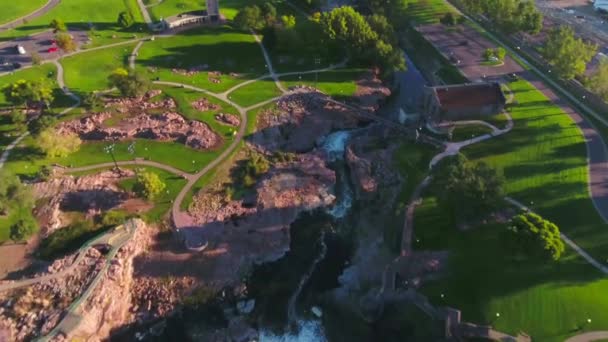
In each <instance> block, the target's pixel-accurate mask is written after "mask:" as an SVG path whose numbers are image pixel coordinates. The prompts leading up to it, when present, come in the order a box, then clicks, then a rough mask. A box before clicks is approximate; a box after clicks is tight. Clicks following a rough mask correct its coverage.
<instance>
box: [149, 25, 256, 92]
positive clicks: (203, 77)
mask: <svg viewBox="0 0 608 342" xmlns="http://www.w3.org/2000/svg"><path fill="white" fill-rule="evenodd" d="M137 68H139V69H140V70H141V71H143V72H144V73H145V74H146V75H148V76H149V77H150V78H159V79H160V80H161V81H172V82H179V83H186V84H191V85H193V86H196V87H201V88H204V89H207V90H210V91H213V92H222V91H225V90H227V89H229V88H231V87H232V86H234V85H236V84H238V83H240V82H242V81H243V80H247V79H251V78H254V77H257V76H259V75H262V74H264V73H266V72H267V69H266V67H265V62H264V57H263V55H262V51H261V49H260V46H259V45H258V44H257V43H256V42H255V40H254V38H253V36H252V35H251V34H249V33H243V32H238V31H236V30H234V29H232V28H231V27H229V26H222V27H213V28H198V29H193V30H191V31H186V32H183V33H180V34H179V35H177V36H173V37H170V38H157V39H156V40H154V41H147V42H145V43H144V44H143V46H142V47H141V49H140V50H139V55H138V58H137ZM191 68H199V69H205V70H201V71H199V72H197V73H196V74H195V75H192V76H188V75H183V74H180V73H176V72H173V69H184V70H188V69H191ZM210 71H217V72H220V73H221V76H220V77H217V76H214V75H209V72H210ZM213 79H219V80H220V82H219V83H217V82H214V81H213Z"/></svg>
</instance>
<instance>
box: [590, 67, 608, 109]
mask: <svg viewBox="0 0 608 342" xmlns="http://www.w3.org/2000/svg"><path fill="white" fill-rule="evenodd" d="M587 87H589V89H591V91H593V92H594V93H595V94H597V95H598V96H599V97H601V98H602V99H604V101H608V61H605V60H602V61H601V62H600V64H599V66H598V68H597V70H596V71H595V72H594V73H593V75H591V77H590V78H589V80H588V81H587Z"/></svg>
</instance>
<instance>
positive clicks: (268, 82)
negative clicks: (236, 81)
mask: <svg viewBox="0 0 608 342" xmlns="http://www.w3.org/2000/svg"><path fill="white" fill-rule="evenodd" d="M280 95H281V91H280V90H279V88H277V86H276V84H275V83H274V80H273V79H271V78H266V79H263V80H259V81H256V82H254V83H251V84H248V85H246V86H243V87H241V88H238V89H236V90H235V91H233V92H231V93H230V95H228V97H229V99H230V100H232V101H234V102H235V103H236V104H238V105H239V106H242V107H249V106H252V105H255V104H257V103H260V102H264V101H266V100H270V99H272V98H274V97H277V96H280Z"/></svg>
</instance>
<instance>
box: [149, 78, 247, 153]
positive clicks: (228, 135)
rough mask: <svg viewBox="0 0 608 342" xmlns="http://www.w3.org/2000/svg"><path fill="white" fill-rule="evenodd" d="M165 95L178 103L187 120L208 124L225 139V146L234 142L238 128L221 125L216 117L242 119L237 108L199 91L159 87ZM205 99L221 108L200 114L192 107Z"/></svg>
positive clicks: (179, 109)
mask: <svg viewBox="0 0 608 342" xmlns="http://www.w3.org/2000/svg"><path fill="white" fill-rule="evenodd" d="M159 89H161V90H162V91H163V93H164V94H165V95H167V96H169V97H171V98H173V99H174V100H175V102H176V103H177V108H178V112H179V113H180V114H182V115H183V116H184V117H185V118H187V119H190V120H197V121H202V122H205V123H206V124H208V125H209V126H210V127H211V129H212V130H213V131H214V132H216V133H217V134H219V135H221V136H222V138H223V139H224V146H228V145H229V144H230V143H231V142H232V140H233V132H234V131H236V130H238V127H232V126H228V125H223V124H220V123H219V122H218V121H217V120H216V119H215V115H216V114H218V113H225V114H232V115H236V116H237V117H239V118H240V115H239V112H238V111H237V110H236V108H234V107H232V106H231V105H229V104H228V103H225V102H224V101H221V100H219V99H216V98H215V97H213V96H209V95H206V94H205V93H201V92H198V91H194V90H190V89H186V88H177V87H168V86H167V87H159ZM202 98H205V99H207V100H209V102H211V103H213V104H217V105H219V106H221V107H220V108H219V109H217V110H208V111H205V112H200V111H198V110H197V109H195V108H194V107H193V106H192V103H193V102H194V101H196V100H199V99H202Z"/></svg>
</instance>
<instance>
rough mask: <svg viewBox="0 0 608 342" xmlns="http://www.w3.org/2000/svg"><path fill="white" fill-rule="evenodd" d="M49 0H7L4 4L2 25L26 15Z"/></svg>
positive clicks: (0, 18)
mask: <svg viewBox="0 0 608 342" xmlns="http://www.w3.org/2000/svg"><path fill="white" fill-rule="evenodd" d="M46 2H47V0H29V1H7V2H6V3H4V4H2V11H0V25H2V24H5V23H8V22H11V21H13V20H15V19H17V18H21V17H23V16H26V15H28V14H30V13H32V12H34V11H36V10H37V9H39V8H41V7H42V6H44V4H46Z"/></svg>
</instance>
